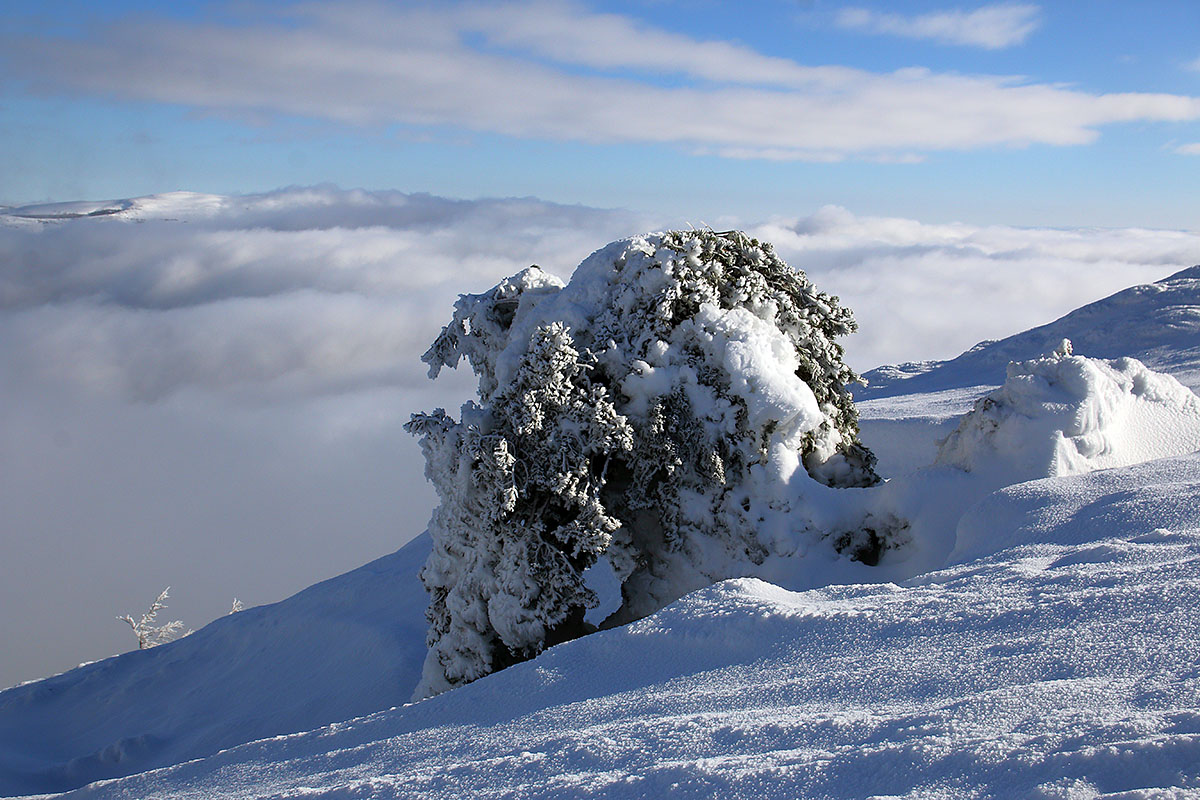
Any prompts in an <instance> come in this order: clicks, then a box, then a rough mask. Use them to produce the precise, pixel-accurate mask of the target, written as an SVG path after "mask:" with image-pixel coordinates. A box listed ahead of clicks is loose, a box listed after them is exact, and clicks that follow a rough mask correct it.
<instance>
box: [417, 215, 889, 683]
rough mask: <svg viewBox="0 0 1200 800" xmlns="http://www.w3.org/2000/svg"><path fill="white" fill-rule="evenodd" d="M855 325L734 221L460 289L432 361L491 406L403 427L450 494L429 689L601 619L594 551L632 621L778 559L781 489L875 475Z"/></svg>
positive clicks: (444, 512) (429, 569)
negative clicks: (563, 267) (767, 533)
mask: <svg viewBox="0 0 1200 800" xmlns="http://www.w3.org/2000/svg"><path fill="white" fill-rule="evenodd" d="M854 328H855V325H854V320H853V317H852V316H851V313H850V311H849V310H848V309H846V308H843V307H842V306H841V305H840V304H839V303H838V300H837V298H835V297H831V296H829V295H826V294H823V293H821V292H819V291H817V290H816V289H815V288H814V287H813V285H812V283H811V282H810V281H809V280H808V279H807V277H806V276H805V275H804V274H803V273H801V272H799V271H797V270H795V269H792V268H791V267H789V266H788V265H787V264H785V263H784V262H783V261H781V260H780V259H779V258H778V257H777V256H776V255H775V253H774V251H773V250H772V249H771V247H770V246H769V245H766V244H762V243H760V242H758V241H756V240H753V239H750V238H748V237H747V236H745V235H744V234H742V233H738V232H730V233H721V234H719V233H714V232H712V231H670V232H667V233H662V234H655V235H647V236H638V237H634V238H632V239H628V240H623V241H619V242H614V243H613V244H611V245H609V246H607V247H605V248H603V249H601V250H599V251H597V252H596V253H594V254H593V255H592V256H590V257H589V258H588V259H586V260H585V261H584V262H583V263H582V264H581V265H580V266H579V268H578V269H577V270H576V272H575V274H574V276H573V277H572V279H571V282H570V283H569V284H567V285H565V286H564V285H563V284H562V283H561V282H560V281H559V280H557V279H556V278H554V277H553V276H551V275H548V274H546V273H545V272H542V271H541V270H540V269H538V268H537V267H530V268H529V269H526V270H524V271H523V272H521V273H520V274H518V275H515V276H513V277H512V278H509V279H507V280H504V281H501V282H500V283H499V284H498V285H497V286H495V287H493V288H492V289H491V290H489V291H487V292H485V293H483V294H479V295H463V296H462V297H461V298H460V299H459V301H458V302H457V303H456V304H455V312H454V318H453V320H452V321H451V322H450V324H449V325H447V326H446V327H445V328H444V329H443V330H442V332H441V335H439V336H438V338H437V340H436V341H435V342H434V344H433V346H432V347H431V348H430V349H429V352H427V353H426V354H425V356H424V360H425V361H426V362H427V363H428V364H429V365H430V376H431V377H436V376H437V374H438V372H439V371H440V369H441V368H442V367H444V366H450V367H454V366H457V364H458V362H459V360H460V359H461V358H463V357H465V358H466V359H467V360H468V362H469V363H470V365H471V367H472V369H473V370H474V371H475V373H476V375H477V376H478V378H479V390H478V395H479V396H478V401H477V402H471V403H467V404H466V405H465V406H463V408H462V413H461V417H460V419H459V420H458V421H455V420H454V419H452V418H451V417H450V416H448V415H447V414H446V413H445V412H444V411H443V410H441V409H438V410H436V411H434V412H433V413H432V414H418V415H415V416H414V417H413V420H412V422H410V423H409V425H408V428H409V430H410V431H411V432H413V433H415V434H418V435H419V436H420V437H421V443H422V448H423V450H424V453H425V457H426V462H427V465H426V474H427V476H428V477H429V479H430V480H431V481H432V482H433V484H434V486H435V487H436V489H437V491H438V495H439V498H440V501H441V502H440V505H439V506H438V508H437V509H436V511H435V512H434V516H433V519H432V520H431V523H430V532H431V534H432V536H433V540H434V550H433V553H432V555H431V556H430V558H429V561H428V563H427V565H426V566H425V568H424V570H423V571H422V573H421V579H422V581H423V582H424V584H425V586H426V588H427V589H428V590H429V593H430V597H431V602H430V607H429V612H428V617H429V621H430V631H429V637H428V643H429V647H430V651H429V655H428V658H427V660H426V664H425V672H424V677H423V680H422V683H421V685H420V686H419V687H418V689H417V696H418V697H423V696H427V695H431V694H436V693H437V692H439V691H442V690H444V689H446V688H449V687H451V686H454V685H457V684H461V683H465V682H468V681H471V680H474V679H476V678H478V677H481V676H482V675H485V674H487V673H489V672H492V671H494V670H496V669H499V668H502V667H504V666H506V665H508V664H510V663H512V662H514V661H517V660H521V659H525V658H528V657H531V656H533V655H536V654H537V653H538V652H539V651H540V650H541V649H543V648H544V647H546V646H548V645H550V644H553V643H555V642H558V641H562V640H565V639H568V638H572V637H575V636H578V635H580V634H582V633H584V632H586V631H587V630H588V629H589V628H588V626H587V624H586V623H585V622H584V616H585V612H586V610H587V609H588V608H590V607H593V606H594V605H595V604H596V597H595V595H594V593H593V592H592V591H591V590H590V589H589V588H588V586H587V585H586V584H585V581H584V578H583V573H584V571H585V570H586V569H587V568H588V567H590V566H592V565H593V564H594V563H596V561H597V559H598V558H601V557H604V558H607V559H608V561H609V563H610V564H611V566H612V568H613V571H614V572H615V573H616V575H617V577H618V578H619V579H620V580H621V581H622V598H623V601H624V602H623V605H622V606H621V608H620V609H618V610H617V611H616V612H615V613H614V614H613V615H612V616H611V617H610V618H609V619H608V620H606V623H605V624H618V623H621V622H625V621H629V620H632V619H636V618H638V617H641V616H644V615H646V614H649V613H652V612H653V611H656V610H657V609H659V608H661V607H662V606H664V605H666V604H667V603H669V602H671V601H672V600H674V599H676V598H677V597H679V596H680V595H682V594H683V593H684V592H686V591H690V590H691V589H694V588H697V587H699V586H703V585H705V584H708V583H711V582H714V581H717V580H722V579H724V578H728V577H733V576H736V575H740V574H746V572H747V569H748V568H749V569H752V567H753V565H755V564H762V563H763V561H764V559H765V558H767V557H768V556H769V555H771V548H772V541H771V540H768V537H764V536H762V535H760V527H761V526H762V524H763V522H764V520H766V519H767V518H768V517H771V518H772V519H775V520H777V519H778V517H779V512H780V511H781V509H782V510H784V511H786V510H787V508H786V507H787V506H788V504H789V503H790V502H792V501H791V500H789V499H788V498H792V497H795V496H796V493H795V492H790V493H789V492H781V491H779V489H778V487H780V486H784V485H788V484H790V483H794V482H795V481H797V480H801V481H807V482H809V483H813V484H814V485H816V484H822V485H823V486H825V487H861V486H869V485H872V484H875V483H877V482H878V480H879V479H878V477H877V476H876V475H875V472H874V470H873V464H874V457H873V456H872V455H871V453H870V452H869V451H867V450H866V449H865V448H864V447H863V446H862V445H861V444H860V443H859V442H858V438H857V435H858V421H857V415H856V412H855V409H854V404H853V402H852V400H851V396H850V393H849V391H848V386H849V385H850V384H852V383H853V382H855V381H856V380H857V376H856V375H855V374H854V373H853V371H851V369H850V368H849V367H848V366H847V365H846V364H845V363H844V361H843V360H842V348H841V346H840V345H839V344H838V343H837V342H836V341H835V340H836V338H837V337H839V336H842V335H845V334H848V333H850V332H852V331H853V330H854ZM801 494H802V493H801ZM789 524H794V526H795V528H797V529H802V528H804V527H805V526H806V525H807V524H808V523H807V522H805V521H804V519H803V517H800V516H798V517H797V518H796V519H795V520H794V522H793V523H789ZM776 527H778V526H777V525H776ZM777 533H778V532H777ZM838 533H839V534H840V536H839V537H837V538H835V539H833V540H832V541H833V542H834V546H837V542H846V541H850V540H851V539H853V537H849V538H848V537H847V536H846V535H845V532H844V531H842V532H838ZM827 534H828V535H832V532H827ZM775 538H776V539H778V538H779V536H778V535H776V536H775ZM855 541H857V540H855ZM856 546H857V545H856Z"/></svg>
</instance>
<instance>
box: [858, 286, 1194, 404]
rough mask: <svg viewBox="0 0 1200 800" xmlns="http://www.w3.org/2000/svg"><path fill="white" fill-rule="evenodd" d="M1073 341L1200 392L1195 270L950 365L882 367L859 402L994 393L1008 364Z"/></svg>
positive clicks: (988, 345) (984, 346)
mask: <svg viewBox="0 0 1200 800" xmlns="http://www.w3.org/2000/svg"><path fill="white" fill-rule="evenodd" d="M1063 339H1070V340H1071V341H1072V342H1073V343H1074V344H1075V350H1076V352H1078V353H1082V354H1083V355H1086V356H1090V357H1092V358H1119V357H1121V356H1131V357H1133V358H1137V359H1138V360H1140V361H1143V362H1145V363H1146V365H1147V366H1149V367H1151V368H1152V369H1155V370H1158V371H1161V372H1169V373H1171V374H1173V375H1175V376H1176V377H1177V378H1179V379H1180V381H1182V382H1183V383H1184V384H1185V385H1188V386H1191V387H1193V388H1195V387H1197V386H1200V266H1195V267H1189V268H1188V269H1185V270H1181V271H1179V272H1177V273H1175V274H1174V275H1171V276H1170V277H1167V278H1163V279H1162V280H1161V281H1158V282H1156V283H1151V284H1145V285H1142V286H1133V287H1131V288H1129V289H1125V290H1124V291H1121V292H1118V293H1116V294H1114V295H1112V296H1110V297H1106V298H1104V299H1103V300H1098V301H1096V302H1095V303H1091V304H1089V305H1086V306H1083V307H1082V308H1079V309H1076V310H1075V311H1072V312H1071V313H1070V314H1067V315H1066V316H1064V317H1061V318H1060V319H1057V320H1055V321H1054V322H1051V323H1049V324H1047V325H1042V326H1040V327H1037V328H1033V329H1032V330H1028V331H1025V332H1023V333H1018V334H1016V335H1014V336H1010V337H1008V338H1007V339H1001V340H999V341H994V342H981V343H980V344H977V345H976V346H975V347H973V348H971V349H970V350H968V351H967V352H965V353H963V354H962V355H960V356H958V357H957V358H954V359H951V360H950V361H943V362H933V363H923V364H902V365H900V366H898V367H879V368H877V369H873V370H871V371H869V372H867V373H865V374H864V377H866V378H867V380H868V385H867V386H866V387H865V388H861V389H859V390H858V391H856V392H855V399H856V400H860V399H861V400H872V399H876V398H884V397H892V396H895V395H912V394H924V393H929V392H938V391H942V390H946V389H965V388H968V387H972V386H994V385H996V383H997V382H998V380H999V378H1000V377H1002V376H1003V375H1004V367H1005V365H1006V364H1008V362H1009V361H1025V360H1028V359H1030V358H1034V357H1036V356H1039V355H1042V354H1043V353H1047V352H1049V351H1050V350H1053V349H1054V347H1055V346H1056V345H1057V344H1058V342H1060V341H1062V340H1063Z"/></svg>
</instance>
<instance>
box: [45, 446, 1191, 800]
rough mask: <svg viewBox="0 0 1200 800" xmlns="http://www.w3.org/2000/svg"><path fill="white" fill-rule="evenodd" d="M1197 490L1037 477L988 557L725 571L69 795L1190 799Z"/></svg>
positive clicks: (988, 511) (1012, 500)
mask: <svg viewBox="0 0 1200 800" xmlns="http://www.w3.org/2000/svg"><path fill="white" fill-rule="evenodd" d="M1198 492H1200V455H1190V456H1185V457H1180V458H1176V459H1172V460H1169V461H1157V462H1154V463H1151V464H1147V465H1138V466H1134V467H1128V468H1125V469H1123V470H1120V471H1119V472H1113V471H1110V472H1097V473H1091V474H1086V475H1080V476H1071V477H1066V478H1057V479H1050V480H1043V481H1037V482H1033V483H1027V484H1023V485H1020V486H1017V487H1013V488H1011V489H1007V490H1004V491H1001V492H999V493H996V494H994V495H992V496H991V497H990V498H989V499H988V501H987V506H986V508H985V509H982V508H981V510H980V511H979V512H978V513H975V514H973V515H969V516H968V519H966V520H964V528H965V532H966V533H967V534H968V538H967V539H966V541H967V542H968V550H971V548H976V549H975V550H972V552H971V553H970V555H981V554H986V555H982V557H981V558H978V559H975V560H970V561H965V562H960V563H958V564H956V565H953V566H950V567H948V568H947V569H944V570H941V571H938V572H935V573H932V574H929V575H926V576H922V577H920V578H917V579H914V580H912V581H909V582H906V583H905V584H904V585H895V584H882V585H880V584H876V585H857V586H836V587H828V588H824V589H818V590H814V591H808V592H802V593H792V592H787V591H784V590H782V589H779V588H777V587H774V586H772V585H770V584H767V583H764V582H761V581H758V580H754V579H736V580H731V581H726V582H724V583H721V584H718V585H716V586H713V587H710V588H708V589H704V590H701V591H698V592H695V593H693V594H691V595H688V596H687V597H685V598H683V599H682V600H680V601H679V602H677V603H675V604H674V605H672V606H670V607H668V608H667V609H664V610H663V611H661V612H659V613H658V614H655V615H654V616H652V617H649V618H647V619H645V620H642V621H640V622H637V623H634V624H632V625H629V626H627V627H624V628H618V629H614V630H610V631H606V632H603V633H599V634H595V635H592V636H589V637H586V638H584V639H580V640H576V641H573V642H569V643H567V644H564V645H560V646H558V647H555V648H552V649H550V650H549V651H547V652H546V653H545V654H543V655H542V656H541V657H539V658H538V659H537V660H536V661H533V662H527V663H525V664H521V665H518V666H516V667H512V668H510V669H508V670H505V671H503V672H500V673H497V674H495V675H491V676H489V677H486V678H484V679H482V680H480V681H478V682H476V683H474V684H471V685H468V686H466V687H463V688H460V689H456V690H454V691H452V692H449V693H447V694H444V695H442V696H439V697H435V698H433V699H431V700H428V701H425V702H422V703H419V704H416V705H410V706H405V707H402V708H396V709H391V710H388V711H384V712H381V713H378V714H375V715H372V716H369V717H364V718H360V719H356V720H351V721H348V722H344V723H338V724H334V725H330V726H327V727H325V728H321V729H318V730H315V731H312V732H309V733H302V734H297V735H294V736H288V737H278V738H274V739H268V740H264V741H260V742H254V743H250V744H246V745H243V746H240V747H237V748H234V749H232V750H229V751H225V752H223V753H220V754H218V755H216V756H212V757H210V758H207V759H203V760H200V761H194V762H191V763H187V764H182V765H178V766H175V767H170V768H167V769H164V770H160V771H156V772H151V773H146V774H142V775H137V776H132V777H129V778H125V779H122V780H119V781H114V782H111V783H100V784H95V785H93V786H90V787H87V788H84V789H80V790H79V791H76V792H72V793H70V794H69V795H67V797H77V798H85V797H86V798H93V797H94V798H143V797H180V798H211V797H223V798H250V797H275V798H284V797H288V798H294V797H304V798H323V797H329V798H347V797H471V798H489V797H517V796H519V797H523V798H537V797H545V798H551V797H553V798H572V797H607V798H618V797H631V798H632V797H681V798H687V797H697V798H700V797H705V798H707V797H754V798H796V797H830V798H861V797H868V796H872V797H877V796H887V797H945V798H973V797H998V798H1015V797H1041V798H1094V797H1109V798H1156V797H1160V798H1161V797H1188V796H1197V795H1200V668H1198V667H1197V664H1198V663H1200V644H1198V643H1200V618H1198V617H1197V616H1196V614H1195V613H1194V609H1195V608H1196V606H1197V604H1198V603H1200V505H1198V504H1196V503H1195V502H1194V498H1195V496H1196V494H1197V493H1198ZM997 547H998V548H999V549H998V551H997ZM963 555H964V556H966V555H968V553H967V551H965V550H964V552H963Z"/></svg>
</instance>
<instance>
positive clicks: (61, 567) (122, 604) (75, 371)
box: [0, 188, 648, 686]
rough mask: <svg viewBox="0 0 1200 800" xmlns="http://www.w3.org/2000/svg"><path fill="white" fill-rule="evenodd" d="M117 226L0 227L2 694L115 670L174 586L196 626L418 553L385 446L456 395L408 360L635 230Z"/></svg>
mask: <svg viewBox="0 0 1200 800" xmlns="http://www.w3.org/2000/svg"><path fill="white" fill-rule="evenodd" d="M126 213H127V215H132V216H133V217H134V218H140V219H141V220H142V221H141V223H140V224H133V223H132V221H131V220H130V219H122V218H121V217H102V218H98V219H88V218H84V219H75V220H70V221H66V222H63V223H51V224H43V223H39V222H33V221H27V222H26V223H25V224H2V223H3V221H4V220H5V219H9V221H10V222H12V220H11V219H10V218H5V217H3V216H0V376H3V377H2V378H0V474H3V476H4V479H3V480H2V481H0V508H3V509H4V534H3V535H4V556H3V558H0V640H2V641H34V640H35V639H37V640H39V641H40V642H41V644H40V645H39V647H37V648H25V649H24V650H23V651H22V652H20V653H13V654H11V655H12V657H11V658H7V659H3V660H2V662H3V663H0V686H7V685H9V684H10V683H12V682H15V681H18V680H22V679H28V678H34V677H39V676H40V675H45V674H49V673H50V672H52V671H58V670H61V669H66V668H69V667H71V666H74V665H75V664H77V663H79V662H80V661H83V660H85V659H92V658H98V657H103V656H106V655H108V654H110V653H114V652H119V651H120V650H123V649H127V647H128V644H129V642H128V641H127V638H128V630H124V631H122V630H121V628H120V626H119V624H117V623H116V622H115V621H114V620H113V617H114V616H115V615H116V614H118V613H123V612H126V611H135V610H136V609H138V608H143V607H144V606H145V603H146V602H148V601H147V600H146V598H147V597H150V598H153V596H154V595H155V594H157V593H158V592H159V591H161V589H162V587H163V586H166V585H168V584H170V585H171V586H172V592H171V594H172V602H171V611H172V614H173V618H180V619H183V620H184V621H185V622H186V623H187V624H189V625H191V626H196V627H198V626H199V625H200V624H203V623H204V622H206V621H207V620H209V619H212V618H213V617H215V616H217V615H220V614H222V613H224V612H225V611H227V610H228V607H229V604H230V602H231V601H232V599H233V597H234V596H237V597H240V598H242V599H243V600H246V601H247V602H249V603H252V604H255V603H265V602H271V601H274V600H278V599H281V598H282V597H284V596H286V595H288V594H290V593H292V592H294V591H298V590H299V589H302V588H303V587H305V586H307V585H308V584H311V583H313V582H315V581H317V580H320V579H323V578H325V577H329V576H330V575H333V574H336V573H338V572H341V571H343V570H346V569H351V568H353V567H356V566H358V565H360V564H362V563H365V562H366V561H369V560H370V559H372V558H375V557H377V556H379V555H383V554H384V553H387V552H390V551H391V550H393V549H395V548H396V547H398V546H400V545H401V544H402V543H403V542H405V541H406V540H407V539H408V538H411V537H412V536H414V535H416V534H417V533H419V532H420V531H421V530H422V529H423V528H424V525H425V522H426V520H427V519H428V515H429V512H430V510H431V509H432V507H433V494H432V491H431V489H430V488H429V487H428V486H427V485H426V483H425V481H424V478H423V475H422V469H423V464H422V460H421V456H420V451H419V449H418V447H417V445H416V443H415V441H414V440H413V439H412V437H410V436H409V435H408V434H406V433H404V431H403V430H402V429H401V426H402V425H403V423H404V422H406V421H407V420H408V417H409V414H410V413H411V412H413V411H418V410H430V409H432V408H434V407H437V406H444V407H447V408H450V409H455V408H457V406H458V404H459V403H461V402H462V401H463V400H465V399H466V398H467V397H469V396H470V394H471V389H472V388H473V383H472V380H471V377H470V375H469V370H464V371H460V372H455V371H446V372H445V373H443V375H442V377H441V378H440V379H439V380H438V381H437V382H436V383H431V382H430V381H429V380H428V379H427V378H426V375H425V366H424V365H423V364H421V363H420V360H419V359H420V355H421V353H422V352H424V350H425V348H426V347H427V346H428V345H429V343H430V342H431V341H432V340H433V338H434V337H435V336H436V334H437V332H438V330H439V329H440V326H441V325H443V324H444V323H445V322H447V321H448V320H449V318H450V315H451V313H452V304H453V302H454V299H455V297H456V296H457V294H458V293H460V292H470V291H482V290H484V289H487V288H488V287H490V286H491V285H492V284H494V283H495V282H496V281H497V280H498V279H499V278H501V277H503V276H506V275H509V274H512V273H514V272H516V271H518V270H520V269H522V268H524V267H526V266H528V265H529V264H530V263H531V262H535V261H536V262H540V263H541V264H542V265H543V266H544V267H545V268H547V269H549V270H550V271H553V272H556V273H558V274H560V275H566V274H569V273H570V271H571V270H572V269H573V268H574V266H575V265H576V264H577V263H578V262H579V261H580V260H582V259H583V258H584V257H585V256H586V255H587V254H588V253H590V252H591V251H592V250H593V249H595V248H596V247H597V246H599V245H601V244H603V243H605V242H606V241H609V240H611V239H614V238H617V237H619V236H621V235H625V234H627V233H629V232H630V231H633V230H638V229H640V228H643V227H648V223H647V222H644V221H641V220H638V219H636V218H635V217H633V216H632V215H630V214H627V213H624V212H611V211H603V210H598V209H589V208H582V207H570V206H556V205H551V204H548V203H541V202H538V201H535V200H494V201H488V200H484V201H471V202H466V201H456V200H447V199H444V198H437V197H428V196H420V195H403V194H399V193H364V192H341V191H337V190H333V189H328V188H318V189H301V190H287V191H282V192H276V193H271V194H267V195H260V196H254V197H237V198H219V197H216V198H214V197H196V196H175V197H173V198H166V199H165V200H164V199H161V198H156V199H154V200H152V201H150V202H144V203H140V204H137V205H135V207H134V208H133V209H132V210H131V211H129V212H126ZM162 217H176V218H179V219H180V220H181V221H175V222H170V221H164V220H163V219H161V218H162ZM463 373H465V374H463ZM49 627H53V628H54V630H55V631H56V634H55V636H53V637H50V638H49V639H46V638H45V637H41V638H40V639H39V637H40V632H44V631H45V630H47V629H48V628H49Z"/></svg>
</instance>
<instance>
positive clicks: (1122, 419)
mask: <svg viewBox="0 0 1200 800" xmlns="http://www.w3.org/2000/svg"><path fill="white" fill-rule="evenodd" d="M1197 448H1200V399H1198V398H1197V397H1196V395H1195V394H1193V393H1192V391H1191V390H1190V389H1188V388H1187V387H1186V386H1184V385H1182V384H1181V383H1180V382H1179V381H1178V380H1176V379H1175V378H1173V377H1171V376H1170V375H1166V374H1163V373H1159V372H1154V371H1153V370H1150V369H1148V368H1147V367H1146V365H1144V364H1143V363H1142V362H1140V361H1138V360H1137V359H1134V358H1118V359H1114V360H1111V361H1109V360H1104V359H1096V358H1086V357H1083V356H1078V355H1074V353H1073V348H1072V345H1071V342H1070V341H1069V340H1066V339H1064V340H1063V341H1062V343H1061V344H1060V345H1059V346H1058V348H1057V349H1056V350H1055V351H1054V352H1053V353H1050V354H1048V355H1045V356H1042V357H1041V358H1034V359H1031V360H1029V361H1013V362H1010V363H1009V365H1008V375H1007V378H1006V380H1005V382H1004V385H1003V386H1001V387H1000V388H999V389H996V390H994V391H992V392H990V393H988V394H987V395H986V396H985V397H982V398H980V399H979V400H978V401H977V402H976V403H975V407H974V409H972V411H971V412H970V413H969V414H966V415H964V416H963V418H962V420H961V421H960V422H959V425H958V427H957V428H956V429H955V430H954V432H953V433H951V434H950V436H948V437H947V438H946V439H945V441H943V442H942V443H941V445H940V447H939V450H938V457H937V462H936V463H937V464H939V465H945V466H952V467H958V468H959V469H962V470H965V471H967V472H973V473H979V474H984V475H989V476H991V477H992V481H993V483H995V484H997V485H1004V484H1008V483H1017V482H1020V481H1026V480H1031V479H1034V478H1043V477H1053V476H1059V475H1076V474H1079V473H1083V472H1091V471H1092V470H1095V469H1109V468H1112V467H1123V466H1127V465H1129V464H1136V463H1139V462H1142V461H1148V460H1151V459H1155V458H1164V457H1168V456H1179V455H1186V454H1187V453H1192V452H1194V451H1195V450H1196V449H1197Z"/></svg>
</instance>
